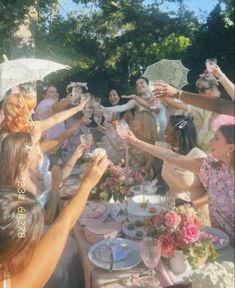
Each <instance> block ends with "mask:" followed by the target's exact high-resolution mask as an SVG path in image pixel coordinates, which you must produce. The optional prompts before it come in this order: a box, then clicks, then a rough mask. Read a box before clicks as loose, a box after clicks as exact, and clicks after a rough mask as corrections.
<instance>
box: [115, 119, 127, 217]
mask: <svg viewBox="0 0 235 288" xmlns="http://www.w3.org/2000/svg"><path fill="white" fill-rule="evenodd" d="M116 130H117V133H118V135H119V136H120V137H121V138H122V139H124V138H125V137H127V136H128V133H129V131H130V128H129V125H128V124H127V123H126V121H124V120H120V121H118V124H117V125H116ZM124 148H125V164H126V170H125V185H126V189H128V186H129V156H128V154H129V151H128V148H129V147H128V145H127V143H124ZM126 198H127V196H126ZM125 201H126V208H125V213H126V222H128V221H129V220H128V212H127V206H128V200H127V199H125Z"/></svg>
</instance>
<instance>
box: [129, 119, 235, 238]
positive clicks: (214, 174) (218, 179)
mask: <svg viewBox="0 0 235 288" xmlns="http://www.w3.org/2000/svg"><path fill="white" fill-rule="evenodd" d="M126 140H127V141H128V142H129V143H130V144H132V145H134V146H136V147H138V148H139V149H141V150H143V151H145V152H148V153H150V154H152V155H154V156H156V157H158V158H160V159H162V160H164V161H167V162H170V163H172V164H175V165H177V166H179V167H182V168H184V169H187V170H190V171H192V172H194V173H198V175H199V178H200V180H201V182H202V184H203V186H204V187H205V188H206V190H207V191H208V205H209V214H210V221H211V225H212V226H213V227H215V228H218V229H221V230H223V231H224V232H225V233H227V234H228V235H229V237H230V239H231V240H232V241H234V147H235V145H234V125H233V124H232V125H223V126H220V127H219V128H218V129H217V130H216V131H215V135H214V137H213V138H212V139H211V141H210V144H211V146H212V152H211V154H210V155H208V156H207V157H206V158H196V159H195V158H192V157H190V156H187V155H186V156H183V155H179V154H177V153H175V152H173V151H169V150H167V149H165V148H163V147H158V146H155V145H151V144H148V143H145V142H143V141H141V140H139V139H137V138H136V137H135V136H134V135H133V134H132V133H131V132H129V135H128V137H127V139H126ZM203 197H204V196H202V199H197V200H195V201H193V202H192V204H193V206H194V205H196V204H198V202H199V201H201V204H202V203H203V202H204V201H205V203H206V201H207V199H206V197H204V198H203ZM196 201H197V203H194V202H196Z"/></svg>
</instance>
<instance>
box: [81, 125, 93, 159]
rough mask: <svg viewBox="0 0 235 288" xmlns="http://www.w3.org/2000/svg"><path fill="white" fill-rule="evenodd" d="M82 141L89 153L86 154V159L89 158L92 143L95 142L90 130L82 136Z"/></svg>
mask: <svg viewBox="0 0 235 288" xmlns="http://www.w3.org/2000/svg"><path fill="white" fill-rule="evenodd" d="M80 141H81V144H82V145H84V146H85V147H86V150H87V152H86V153H85V154H84V156H85V157H88V156H89V150H90V148H91V145H92V142H93V137H92V133H91V132H90V130H88V131H87V132H86V133H84V134H82V135H80Z"/></svg>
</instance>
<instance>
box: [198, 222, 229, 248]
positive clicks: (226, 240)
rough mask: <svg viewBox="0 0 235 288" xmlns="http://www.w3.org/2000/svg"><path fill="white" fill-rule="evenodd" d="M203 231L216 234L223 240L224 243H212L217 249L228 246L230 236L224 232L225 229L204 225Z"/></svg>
mask: <svg viewBox="0 0 235 288" xmlns="http://www.w3.org/2000/svg"><path fill="white" fill-rule="evenodd" d="M201 231H205V232H207V233H208V234H211V235H215V236H217V237H218V238H219V239H221V240H222V243H212V244H213V245H214V248H215V249H216V250H218V249H221V248H224V247H226V246H227V245H228V244H229V236H228V235H227V234H226V233H224V232H223V231H221V230H219V229H217V228H214V227H210V226H203V227H202V228H201Z"/></svg>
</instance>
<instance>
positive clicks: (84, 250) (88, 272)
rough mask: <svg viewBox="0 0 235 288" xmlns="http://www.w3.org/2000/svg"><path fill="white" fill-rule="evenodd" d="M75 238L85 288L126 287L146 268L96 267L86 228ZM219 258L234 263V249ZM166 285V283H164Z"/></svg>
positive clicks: (78, 229) (78, 230)
mask: <svg viewBox="0 0 235 288" xmlns="http://www.w3.org/2000/svg"><path fill="white" fill-rule="evenodd" d="M73 232H74V236H75V239H76V242H77V247H78V250H79V253H80V256H81V262H82V265H83V271H84V280H85V288H119V287H120V288H121V287H126V286H125V285H123V284H121V281H120V282H119V280H122V279H128V277H129V275H130V273H132V272H136V273H140V274H141V273H142V272H143V270H144V269H145V270H146V268H145V267H144V265H143V264H142V263H141V264H139V265H137V266H136V267H135V268H132V269H130V270H126V271H122V272H120V271H111V272H110V271H107V270H104V269H101V268H98V267H96V266H94V265H93V264H92V263H91V262H90V261H89V259H88V251H89V249H90V247H91V245H92V244H90V243H89V242H88V241H87V240H86V239H85V236H84V228H83V227H82V226H81V225H80V224H79V223H77V225H76V226H75V228H74V230H73ZM218 252H219V257H218V259H217V261H218V262H222V261H230V262H233V263H234V248H233V247H231V246H229V245H228V246H226V247H224V248H222V249H220V250H219V251H218ZM157 278H159V280H160V281H164V279H162V276H161V274H160V273H159V274H158V273H157ZM162 283H164V282H162Z"/></svg>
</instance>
